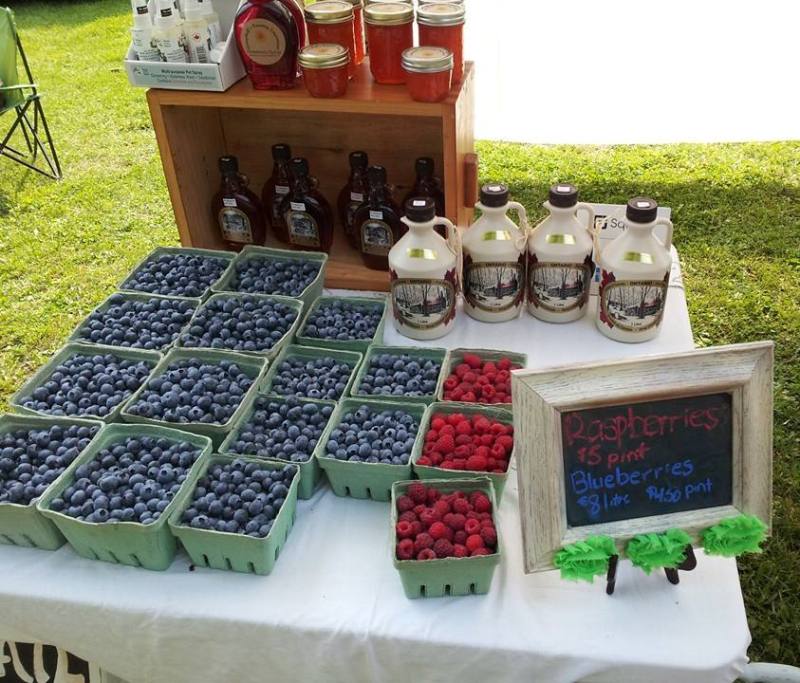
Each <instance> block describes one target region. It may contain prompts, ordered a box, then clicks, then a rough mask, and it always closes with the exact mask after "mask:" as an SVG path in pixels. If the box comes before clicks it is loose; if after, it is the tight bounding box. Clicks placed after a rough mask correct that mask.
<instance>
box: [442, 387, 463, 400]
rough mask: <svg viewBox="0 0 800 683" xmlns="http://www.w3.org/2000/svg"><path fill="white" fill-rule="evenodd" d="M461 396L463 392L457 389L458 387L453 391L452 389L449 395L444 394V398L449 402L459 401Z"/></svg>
mask: <svg viewBox="0 0 800 683" xmlns="http://www.w3.org/2000/svg"><path fill="white" fill-rule="evenodd" d="M463 394H464V390H463V389H461V388H459V387H456V388H455V389H453V391H451V392H450V394H445V397H446V398H448V400H451V401H460V400H461V396H462V395H463Z"/></svg>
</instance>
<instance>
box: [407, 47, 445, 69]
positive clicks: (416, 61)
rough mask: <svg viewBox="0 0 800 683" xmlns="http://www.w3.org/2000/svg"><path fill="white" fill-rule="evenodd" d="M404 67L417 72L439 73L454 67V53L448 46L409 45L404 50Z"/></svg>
mask: <svg viewBox="0 0 800 683" xmlns="http://www.w3.org/2000/svg"><path fill="white" fill-rule="evenodd" d="M401 61H402V64H403V68H404V69H405V70H406V71H410V72H412V73H417V74H431V73H439V72H440V71H449V70H450V69H452V68H453V53H452V52H450V50H448V49H447V48H446V47H433V46H428V45H425V46H422V47H409V48H408V49H406V50H403V58H402V60H401Z"/></svg>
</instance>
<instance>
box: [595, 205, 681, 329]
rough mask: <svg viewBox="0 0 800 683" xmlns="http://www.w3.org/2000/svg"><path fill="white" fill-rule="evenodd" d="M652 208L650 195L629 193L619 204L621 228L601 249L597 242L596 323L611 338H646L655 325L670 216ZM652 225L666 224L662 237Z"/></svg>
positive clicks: (665, 278)
mask: <svg viewBox="0 0 800 683" xmlns="http://www.w3.org/2000/svg"><path fill="white" fill-rule="evenodd" d="M657 212H658V204H656V203H655V202H654V201H653V200H652V199H649V198H648V197H634V198H633V199H631V200H630V201H629V202H628V206H627V208H626V210H625V226H626V229H625V232H623V233H622V234H621V235H620V236H619V237H617V238H616V239H614V240H613V241H612V242H610V243H609V244H607V245H606V246H605V247H603V248H602V249H600V245H599V243H598V244H597V248H596V251H595V253H596V255H597V260H598V264H599V266H600V278H601V279H600V301H599V302H598V305H597V318H596V321H597V327H598V328H599V329H600V331H601V332H602V333H603V334H604V335H606V336H607V337H610V338H611V339H615V340H616V341H622V342H643V341H647V340H649V339H652V338H653V337H655V336H656V335H657V334H658V331H659V329H660V327H661V321H662V319H663V317H664V306H665V304H666V301H667V291H668V289H669V276H670V271H671V269H672V254H671V252H670V247H671V246H672V222H671V221H669V220H668V219H666V218H658V217H657ZM658 225H663V226H665V227H666V229H667V231H666V239H665V240H664V241H661V240H660V239H659V238H658V237H657V236H656V235H655V234H654V233H653V231H654V229H655V227H656V226H658ZM598 242H599V240H598Z"/></svg>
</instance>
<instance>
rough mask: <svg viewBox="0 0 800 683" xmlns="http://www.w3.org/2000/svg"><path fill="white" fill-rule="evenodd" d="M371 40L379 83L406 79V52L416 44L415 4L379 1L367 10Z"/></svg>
mask: <svg viewBox="0 0 800 683" xmlns="http://www.w3.org/2000/svg"><path fill="white" fill-rule="evenodd" d="M364 21H365V22H366V24H367V40H368V42H369V68H370V71H371V72H372V77H373V78H374V79H375V80H376V81H377V82H378V83H384V84H387V85H398V84H402V83H405V82H406V73H405V71H404V70H403V66H402V63H401V62H402V58H403V51H404V50H406V49H408V48H410V47H411V46H412V45H413V44H414V6H413V5H410V4H407V3H404V2H389V3H384V2H376V3H372V4H371V5H369V6H368V7H367V8H366V9H365V10H364Z"/></svg>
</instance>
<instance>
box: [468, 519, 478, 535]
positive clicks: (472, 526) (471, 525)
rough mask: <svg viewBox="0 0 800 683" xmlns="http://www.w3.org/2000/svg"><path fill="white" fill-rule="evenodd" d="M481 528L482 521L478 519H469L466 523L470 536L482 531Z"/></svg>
mask: <svg viewBox="0 0 800 683" xmlns="http://www.w3.org/2000/svg"><path fill="white" fill-rule="evenodd" d="M480 530H481V523H480V521H479V520H477V519H468V520H467V521H466V522H465V523H464V531H465V532H466V533H467V535H468V536H472V535H473V534H477V533H480Z"/></svg>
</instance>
